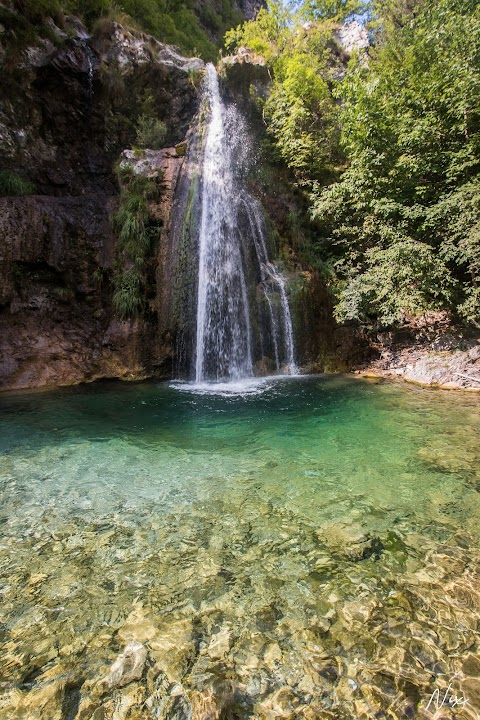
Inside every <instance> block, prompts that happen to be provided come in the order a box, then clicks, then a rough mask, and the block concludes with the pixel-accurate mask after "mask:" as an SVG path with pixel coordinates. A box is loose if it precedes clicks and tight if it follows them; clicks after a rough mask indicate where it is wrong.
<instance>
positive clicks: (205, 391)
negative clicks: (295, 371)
mask: <svg viewBox="0 0 480 720" xmlns="http://www.w3.org/2000/svg"><path fill="white" fill-rule="evenodd" d="M301 377H302V376H301V375H268V376H266V377H249V378H242V379H241V380H230V381H228V382H200V383H197V382H189V381H183V380H173V381H172V382H170V383H169V387H171V388H174V389H175V390H180V391H181V392H189V393H193V394H195V395H220V396H222V397H234V396H243V395H261V394H262V393H264V392H265V391H266V390H268V389H269V388H271V387H272V385H274V384H275V383H277V382H279V381H284V380H298V379H299V378H301Z"/></svg>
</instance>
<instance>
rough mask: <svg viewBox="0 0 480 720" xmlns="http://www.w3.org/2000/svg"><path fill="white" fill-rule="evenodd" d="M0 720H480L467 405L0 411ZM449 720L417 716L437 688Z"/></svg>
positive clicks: (78, 394) (476, 503)
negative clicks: (452, 704) (450, 696)
mask: <svg viewBox="0 0 480 720" xmlns="http://www.w3.org/2000/svg"><path fill="white" fill-rule="evenodd" d="M0 413H1V415H0V452H1V454H0V487H1V497H2V507H1V517H0V523H1V524H0V572H1V578H0V594H1V606H0V607H1V615H2V617H1V624H0V717H1V718H2V720H3V719H5V720H7V718H8V719H9V720H10V719H13V718H25V719H28V720H30V719H32V720H33V719H34V718H42V720H44V719H50V718H51V719H52V720H57V719H58V720H73V719H74V718H76V719H78V720H87V719H90V718H91V719H92V720H110V719H112V720H123V719H124V718H125V720H127V719H128V720H133V719H138V720H140V719H141V720H147V719H149V718H152V719H153V718H169V719H170V720H173V719H174V718H175V719H178V720H181V719H184V718H193V720H195V719H198V720H200V719H201V718H204V719H205V720H206V719H207V718H224V719H227V718H231V719H234V718H238V719H240V718H266V719H268V720H270V719H273V718H311V719H314V718H352V719H355V720H357V719H360V718H373V717H375V718H405V717H411V718H417V717H439V718H440V717H441V718H450V717H451V718H453V717H455V718H476V717H480V655H479V627H480V626H479V619H480V565H479V560H480V492H479V491H480V463H479V461H480V446H479V435H480V398H479V397H478V396H477V395H470V394H465V393H448V392H445V391H435V390H427V389H421V388H416V387H413V386H404V385H398V384H393V383H387V382H380V381H366V380H358V379H353V378H344V377H309V378H290V379H277V380H275V381H263V382H259V383H257V384H252V386H251V387H250V388H247V389H243V391H242V393H241V394H231V393H227V392H224V393H221V392H220V393H217V394H208V393H205V392H202V391H201V390H199V391H192V388H190V387H189V386H181V385H179V386H176V387H172V386H169V385H167V384H153V383H148V384H146V383H145V384H117V383H109V384H95V385H91V386H87V387H78V388H70V389H64V390H57V391H49V392H34V393H16V394H9V395H3V396H0ZM453 678H455V679H454V680H453V686H452V688H453V689H454V691H455V694H456V695H457V696H458V697H463V698H466V700H467V703H466V704H465V705H462V706H460V705H457V707H456V708H455V709H454V710H452V709H449V708H448V707H447V706H444V707H443V708H442V710H441V712H440V714H439V713H437V715H434V713H433V712H431V711H432V708H433V706H432V705H431V706H430V709H429V710H428V711H427V710H426V709H425V708H426V705H427V703H428V701H429V699H430V696H431V695H432V692H434V691H435V689H436V688H439V689H440V690H442V692H441V693H440V700H441V699H442V698H443V697H444V690H445V689H446V688H447V686H448V684H449V682H450V680H452V679H453Z"/></svg>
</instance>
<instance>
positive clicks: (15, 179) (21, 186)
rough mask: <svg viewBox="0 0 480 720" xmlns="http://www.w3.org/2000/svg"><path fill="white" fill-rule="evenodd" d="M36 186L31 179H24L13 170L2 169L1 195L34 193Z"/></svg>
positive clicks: (0, 172)
mask: <svg viewBox="0 0 480 720" xmlns="http://www.w3.org/2000/svg"><path fill="white" fill-rule="evenodd" d="M34 192H35V186H34V185H33V183H31V182H30V181H29V180H24V179H23V178H22V177H20V175H17V173H15V172H13V170H0V194H1V195H33V193H34Z"/></svg>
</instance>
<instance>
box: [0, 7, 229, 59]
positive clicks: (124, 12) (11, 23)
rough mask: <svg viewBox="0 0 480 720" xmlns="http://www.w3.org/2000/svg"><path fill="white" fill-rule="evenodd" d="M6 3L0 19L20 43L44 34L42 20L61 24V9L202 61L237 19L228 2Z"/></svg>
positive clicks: (215, 53)
mask: <svg viewBox="0 0 480 720" xmlns="http://www.w3.org/2000/svg"><path fill="white" fill-rule="evenodd" d="M7 4H8V3H7ZM10 4H11V10H10V9H7V8H3V7H2V8H0V22H2V23H5V26H6V28H7V32H9V33H10V31H11V32H12V37H15V39H16V40H20V41H21V39H22V38H23V39H24V41H25V44H27V43H28V42H31V41H33V40H34V39H35V37H36V36H37V35H38V34H39V35H43V36H45V35H47V36H48V35H49V26H48V23H45V19H46V18H48V17H52V18H54V20H57V22H59V23H60V24H61V13H67V14H74V15H79V16H80V17H82V18H83V20H84V21H85V23H86V24H87V25H88V26H89V27H92V26H93V24H94V23H95V22H96V21H98V19H99V18H102V17H108V18H110V19H116V20H118V21H120V22H121V23H122V24H126V25H127V26H128V25H130V26H131V25H132V24H133V25H134V26H135V27H136V28H137V29H141V30H145V31H146V32H148V33H150V34H152V35H154V36H155V37H156V38H158V39H159V40H161V41H162V42H166V43H170V44H173V45H177V46H178V47H179V48H180V49H181V50H182V52H184V53H186V54H187V55H198V56H200V57H202V58H203V59H204V60H215V59H216V58H217V56H218V45H219V43H220V41H221V38H222V37H223V34H224V33H225V31H226V30H227V29H228V28H230V27H232V26H233V25H236V24H237V23H239V22H241V20H242V15H241V13H240V12H239V11H238V10H237V9H236V6H235V3H234V2H233V0H203V2H200V1H199V0H175V1H174V2H172V0H116V2H111V0H12V1H11V3H10ZM12 10H14V11H16V12H12Z"/></svg>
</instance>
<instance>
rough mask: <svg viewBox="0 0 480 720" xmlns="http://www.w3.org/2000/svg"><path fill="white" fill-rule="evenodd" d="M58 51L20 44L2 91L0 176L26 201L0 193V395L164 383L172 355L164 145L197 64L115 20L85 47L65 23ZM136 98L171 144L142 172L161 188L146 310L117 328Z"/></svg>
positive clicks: (172, 135)
mask: <svg viewBox="0 0 480 720" xmlns="http://www.w3.org/2000/svg"><path fill="white" fill-rule="evenodd" d="M56 44H57V47H55V45H53V44H52V43H50V42H45V41H44V42H43V43H42V44H40V45H38V46H37V47H34V48H30V49H29V51H28V60H27V61H26V62H25V63H24V64H23V66H21V67H17V68H14V69H13V70H12V69H10V70H9V71H8V74H6V80H7V81H6V82H5V83H4V84H3V85H2V90H1V91H0V92H1V95H0V103H1V107H0V167H1V168H4V169H6V170H7V171H9V172H10V173H12V174H14V175H15V177H17V176H18V177H20V178H23V179H28V180H29V181H31V182H32V183H33V185H34V187H35V191H34V193H35V194H33V195H29V196H28V197H3V198H0V232H1V235H2V238H3V240H2V245H1V246H0V387H3V388H24V387H36V386H42V385H59V384H60V385H61V384H70V383H75V382H80V381H82V380H89V379H94V378H97V377H124V378H126V377H142V376H145V375H149V374H152V373H154V372H157V373H160V374H162V373H165V372H168V368H169V365H170V359H171V348H170V347H169V346H168V344H165V343H163V344H162V342H161V341H160V340H159V339H158V338H157V326H158V322H157V311H158V302H157V294H158V293H157V288H156V285H155V277H156V271H155V268H156V265H157V262H158V259H159V258H161V257H162V252H163V247H164V244H165V242H166V235H167V233H168V224H169V212H170V205H171V197H172V194H173V185H174V184H175V181H176V177H177V174H178V170H179V167H180V165H181V164H182V162H183V157H182V152H181V151H180V150H179V152H178V153H177V152H176V150H175V147H174V146H175V145H176V144H177V143H178V142H179V141H181V140H182V139H183V138H184V136H185V134H186V132H187V129H188V126H189V123H190V122H191V120H192V118H193V117H194V115H195V113H196V111H197V106H198V96H197V91H196V88H195V77H196V74H197V73H198V71H199V69H201V67H202V63H201V61H198V60H187V59H185V58H182V57H180V56H179V55H178V54H177V53H176V52H175V51H173V50H172V49H170V48H168V47H167V46H164V45H162V44H160V43H157V42H156V41H155V40H154V39H153V38H150V37H148V36H144V35H141V34H136V35H135V36H134V35H131V34H130V33H128V32H125V31H124V30H123V29H122V28H121V27H120V26H118V25H112V26H111V27H110V28H109V30H108V32H104V34H103V35H102V36H101V37H97V38H88V36H87V33H86V32H85V30H84V28H83V27H81V26H80V25H79V24H78V22H76V21H75V22H72V23H71V25H70V27H69V36H65V35H63V34H61V33H59V34H58V36H57V43H56ZM4 60H5V56H4ZM146 98H147V100H148V102H149V103H150V106H153V107H154V109H155V113H156V115H157V117H158V118H159V119H160V120H162V121H163V122H164V123H165V126H166V127H165V139H164V144H165V145H167V146H172V147H170V149H165V150H163V151H159V152H157V153H155V154H154V158H153V162H154V167H153V168H150V169H149V172H150V174H151V175H156V176H157V177H158V178H159V180H160V182H159V183H158V192H157V195H158V197H155V198H152V199H151V203H150V204H151V208H152V213H153V215H155V217H156V226H157V228H158V230H157V232H156V236H155V237H154V239H153V242H152V248H151V252H150V256H149V257H148V258H147V261H146V271H147V272H148V273H149V295H148V299H147V306H146V308H145V312H144V313H143V314H142V317H141V318H139V319H136V320H121V319H119V318H118V317H116V316H115V313H114V312H113V309H112V293H113V288H112V274H113V272H114V268H115V262H117V260H116V258H117V252H116V243H117V241H116V239H115V236H114V233H113V230H112V221H111V220H112V213H113V212H114V211H115V209H116V207H117V205H118V194H119V186H118V181H117V176H116V173H115V170H114V166H115V163H116V161H117V160H118V159H119V157H120V154H121V152H122V150H123V149H124V148H125V147H131V146H132V144H133V143H134V141H135V119H136V118H137V117H138V114H139V109H138V108H139V107H140V106H141V104H142V103H145V99H146ZM150 266H151V267H150Z"/></svg>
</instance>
